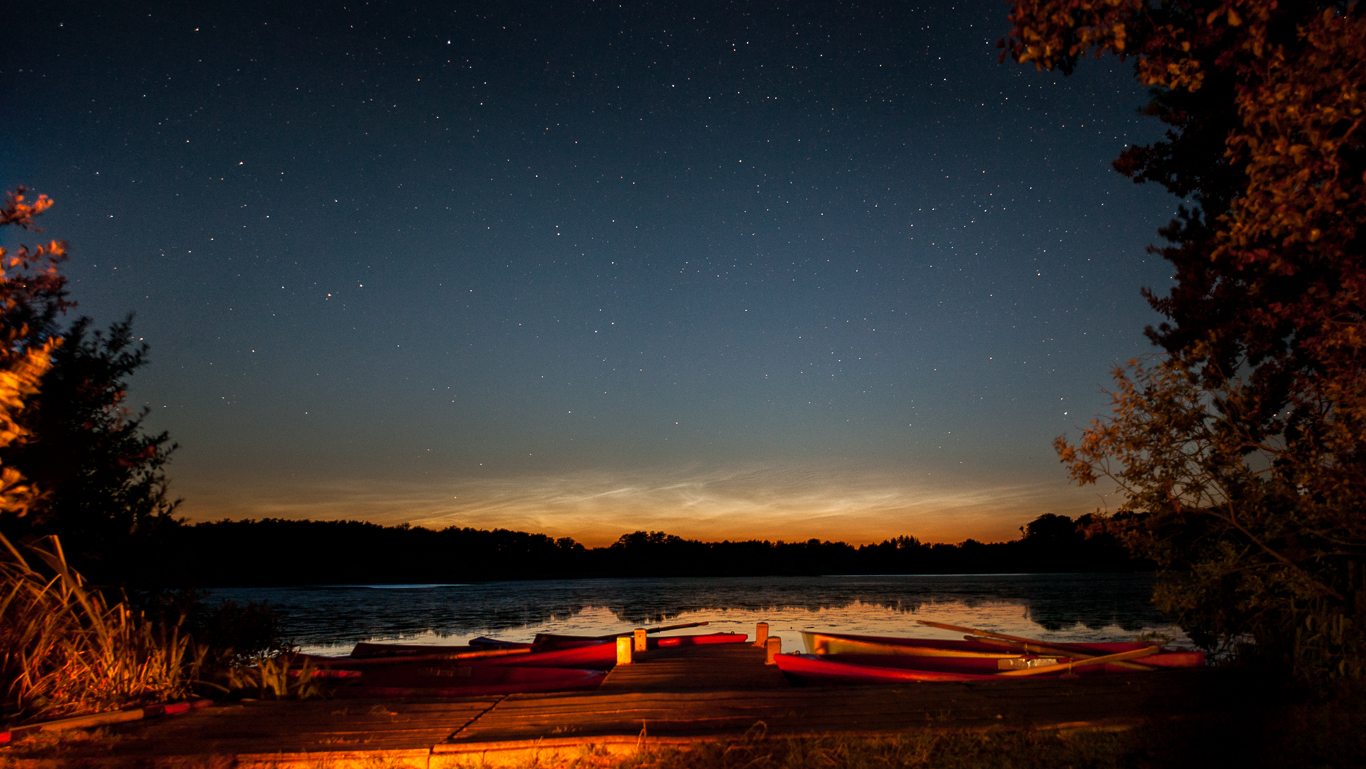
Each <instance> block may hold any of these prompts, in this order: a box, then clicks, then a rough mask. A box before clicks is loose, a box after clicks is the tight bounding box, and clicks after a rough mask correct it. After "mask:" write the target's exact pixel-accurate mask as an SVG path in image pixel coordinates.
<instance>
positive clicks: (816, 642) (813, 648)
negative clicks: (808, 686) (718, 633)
mask: <svg viewBox="0 0 1366 769" xmlns="http://www.w3.org/2000/svg"><path fill="white" fill-rule="evenodd" d="M802 643H803V644H805V646H806V652H807V653H808V654H882V655H908V656H913V657H969V658H970V657H981V658H984V659H998V658H1000V657H1018V656H1021V655H1020V652H1018V651H1014V650H1011V649H1008V648H1005V647H1002V646H998V645H994V644H989V643H986V642H983V641H966V640H965V641H954V640H949V639H942V638H893V637H888V636H865V635H849V634H847V633H821V632H816V631H812V630H804V631H802Z"/></svg>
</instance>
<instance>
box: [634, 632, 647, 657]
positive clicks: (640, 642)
mask: <svg viewBox="0 0 1366 769" xmlns="http://www.w3.org/2000/svg"><path fill="white" fill-rule="evenodd" d="M645 648H646V646H645V628H640V627H638V628H636V651H638V652H643V651H645Z"/></svg>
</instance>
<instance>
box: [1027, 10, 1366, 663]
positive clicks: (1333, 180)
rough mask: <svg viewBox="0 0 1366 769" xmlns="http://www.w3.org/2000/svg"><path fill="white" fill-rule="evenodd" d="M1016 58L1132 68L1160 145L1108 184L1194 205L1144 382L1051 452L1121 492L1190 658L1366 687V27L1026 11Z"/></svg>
mask: <svg viewBox="0 0 1366 769" xmlns="http://www.w3.org/2000/svg"><path fill="white" fill-rule="evenodd" d="M1011 22H1012V23H1013V25H1014V28H1013V29H1012V31H1011V33H1010V35H1009V37H1007V38H1006V39H1005V40H1003V41H1002V46H1003V47H1004V48H1005V49H1006V51H1005V53H1004V54H1003V56H1004V55H1006V54H1008V55H1011V56H1013V57H1014V58H1015V59H1016V60H1017V61H1020V62H1032V63H1034V64H1035V65H1036V66H1038V67H1040V68H1042V69H1051V68H1058V69H1061V70H1063V71H1064V72H1070V71H1071V70H1072V68H1073V67H1074V66H1075V65H1076V63H1077V61H1078V60H1079V59H1080V58H1081V57H1082V56H1084V55H1085V54H1087V53H1088V52H1095V54H1096V55H1100V54H1102V53H1104V52H1111V53H1115V54H1118V55H1120V56H1121V57H1124V56H1133V57H1135V59H1136V66H1135V70H1136V73H1137V76H1138V79H1139V80H1140V81H1141V82H1142V83H1143V84H1145V85H1147V86H1150V87H1151V88H1152V99H1151V101H1150V103H1149V105H1148V107H1147V109H1146V112H1147V113H1148V114H1151V115H1155V116H1157V117H1159V118H1160V119H1161V120H1162V121H1163V122H1165V123H1166V124H1167V125H1168V126H1169V130H1168V132H1167V135H1166V138H1165V141H1162V142H1158V143H1156V144H1153V145H1151V146H1144V147H1131V148H1129V149H1127V150H1125V151H1124V153H1123V154H1122V155H1121V156H1120V158H1119V159H1118V160H1117V161H1116V162H1115V167H1116V169H1117V170H1119V171H1120V172H1121V173H1124V174H1125V175H1127V176H1129V177H1130V178H1132V179H1134V180H1135V181H1137V182H1146V181H1155V182H1158V183H1160V184H1162V185H1163V186H1164V187H1166V188H1167V189H1168V190H1170V191H1171V192H1173V193H1175V194H1177V195H1179V196H1181V197H1183V198H1186V199H1187V200H1188V201H1190V203H1191V205H1190V206H1188V207H1187V206H1183V207H1182V208H1181V209H1180V211H1179V214H1178V218H1177V219H1176V220H1175V221H1173V222H1172V223H1171V224H1170V225H1169V226H1168V227H1166V228H1164V229H1163V230H1162V231H1161V232H1162V235H1163V236H1164V237H1165V238H1166V239H1167V240H1168V242H1169V245H1167V246H1166V247H1164V248H1162V249H1158V251H1159V252H1160V253H1161V254H1162V255H1163V256H1164V257H1165V258H1166V259H1167V260H1169V261H1170V262H1171V263H1172V265H1173V266H1174V267H1175V285H1174V287H1173V288H1172V290H1171V292H1170V293H1169V294H1168V295H1166V296H1158V295H1157V294H1156V293H1154V292H1151V291H1147V292H1145V293H1146V295H1147V297H1148V299H1149V302H1150V303H1151V304H1152V306H1153V307H1154V308H1155V309H1156V310H1158V311H1159V312H1160V313H1161V314H1162V315H1163V316H1164V317H1165V318H1166V320H1165V321H1164V322H1163V323H1161V324H1160V325H1159V326H1157V327H1156V328H1149V329H1148V335H1149V337H1150V339H1152V341H1153V342H1154V343H1155V344H1157V345H1159V346H1161V347H1162V348H1163V349H1164V350H1165V357H1163V358H1161V359H1159V360H1158V361H1156V362H1149V363H1147V364H1141V363H1139V362H1137V361H1135V362H1133V363H1132V364H1131V368H1130V369H1129V370H1127V371H1125V370H1118V371H1116V372H1115V381H1116V385H1117V387H1116V391H1115V392H1114V393H1113V401H1114V412H1113V414H1112V416H1110V417H1108V418H1105V419H1098V420H1096V421H1095V422H1093V423H1092V425H1091V427H1090V428H1089V429H1087V430H1086V431H1085V432H1084V433H1083V436H1082V440H1081V442H1080V443H1079V444H1078V445H1075V446H1074V445H1071V444H1070V443H1069V442H1068V441H1067V440H1066V439H1065V438H1060V439H1059V440H1058V442H1057V448H1058V450H1059V453H1060V456H1061V457H1062V459H1063V461H1064V462H1065V463H1067V464H1068V465H1070V468H1071V474H1072V477H1073V478H1074V479H1075V480H1077V481H1078V482H1080V483H1094V482H1095V481H1096V480H1098V479H1099V478H1101V477H1106V478H1110V479H1112V480H1115V481H1117V482H1118V484H1119V486H1120V488H1121V490H1122V491H1123V492H1124V493H1125V494H1126V497H1127V501H1126V502H1125V504H1124V505H1123V506H1122V507H1121V508H1120V509H1119V511H1118V514H1117V515H1115V516H1112V517H1111V518H1110V519H1109V524H1110V526H1111V529H1112V530H1113V531H1114V532H1116V533H1117V534H1118V535H1119V536H1121V537H1122V538H1123V539H1124V540H1125V541H1126V542H1127V543H1128V544H1130V545H1131V546H1133V547H1135V548H1138V550H1139V551H1140V552H1143V553H1145V554H1147V555H1149V556H1151V557H1153V559H1154V560H1156V561H1157V562H1158V563H1159V565H1160V566H1161V567H1163V569H1164V574H1165V577H1166V581H1165V582H1164V583H1163V586H1162V587H1161V588H1159V591H1158V594H1157V599H1158V601H1159V604H1160V605H1162V606H1163V607H1164V608H1167V609H1169V610H1172V611H1173V612H1175V613H1176V615H1177V616H1178V618H1179V619H1180V620H1181V622H1182V623H1183V626H1184V627H1186V629H1187V631H1188V632H1190V633H1191V634H1192V636H1193V637H1195V638H1198V639H1201V640H1203V641H1204V642H1206V643H1207V644H1223V645H1226V646H1228V645H1236V644H1238V643H1240V642H1245V641H1251V642H1252V643H1251V644H1250V645H1244V648H1245V649H1246V650H1251V651H1254V652H1255V653H1257V654H1259V655H1262V656H1266V657H1269V658H1272V659H1276V660H1278V661H1281V662H1284V663H1286V664H1289V665H1291V666H1292V667H1293V668H1294V669H1295V670H1296V671H1297V672H1298V673H1300V674H1302V675H1306V676H1314V675H1350V676H1360V675H1362V673H1363V672H1366V648H1364V645H1363V641H1362V627H1363V625H1366V589H1363V587H1364V585H1363V578H1364V577H1366V570H1363V561H1364V560H1366V517H1364V516H1363V514H1362V512H1361V511H1362V503H1363V501H1366V376H1363V374H1364V373H1366V372H1363V360H1364V358H1363V351H1364V348H1366V326H1363V315H1364V314H1366V304H1364V303H1363V300H1364V299H1366V263H1363V245H1364V244H1363V233H1362V231H1361V224H1362V222H1363V219H1364V218H1366V146H1363V136H1364V135H1366V132H1364V130H1363V129H1366V125H1363V121H1364V120H1366V19H1363V17H1362V13H1361V9H1360V7H1359V6H1358V5H1356V4H1355V3H1352V4H1343V3H1331V2H1301V3H1278V2H1275V1H1274V0H1273V1H1271V2H1268V1H1267V0H1204V1H1201V0H1185V1H1177V0H1162V1H1161V2H1158V3H1149V2H1146V1H1145V0H1015V3H1014V6H1013V11H1012V14H1011Z"/></svg>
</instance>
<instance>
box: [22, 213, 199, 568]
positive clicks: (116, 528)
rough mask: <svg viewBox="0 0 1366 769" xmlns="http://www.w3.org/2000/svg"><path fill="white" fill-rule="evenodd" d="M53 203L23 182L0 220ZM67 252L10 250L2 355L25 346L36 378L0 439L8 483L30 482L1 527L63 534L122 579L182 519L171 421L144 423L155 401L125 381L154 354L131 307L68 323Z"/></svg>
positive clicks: (80, 559) (80, 553)
mask: <svg viewBox="0 0 1366 769" xmlns="http://www.w3.org/2000/svg"><path fill="white" fill-rule="evenodd" d="M51 205H52V202H51V200H49V199H48V198H47V197H46V196H41V197H39V199H38V201H36V202H34V203H26V202H25V199H24V190H22V189H21V190H19V192H17V193H16V194H14V195H11V196H10V199H9V201H8V202H7V204H6V207H5V209H4V217H5V218H4V219H3V220H0V221H3V223H5V224H10V223H13V224H17V225H19V226H21V227H25V228H28V229H31V228H32V220H33V217H34V216H36V215H37V214H39V213H42V212H43V211H44V210H46V209H47V208H49V207H50V206H51ZM65 257H66V245H65V244H64V243H61V242H57V241H53V242H52V243H50V244H48V245H47V246H43V247H39V248H37V249H33V250H29V249H27V248H24V247H21V249H20V251H19V252H17V253H16V254H14V255H12V256H4V257H3V258H4V260H5V261H4V264H5V267H6V269H7V274H6V276H5V279H4V282H3V284H2V285H0V298H3V301H4V305H3V312H0V332H3V334H4V335H5V336H4V340H5V342H6V343H7V344H6V345H5V346H6V350H5V351H4V354H6V355H9V356H11V357H13V358H15V359H16V360H18V359H19V358H21V357H24V356H27V357H26V358H25V359H28V360H30V363H29V364H28V368H27V369H25V371H27V372H28V373H27V375H28V376H29V377H30V379H32V381H31V382H28V381H27V380H24V381H25V382H26V384H22V386H20V387H19V390H20V391H22V392H21V393H20V392H19V391H16V393H17V394H16V397H23V398H25V399H26V405H25V408H24V410H23V411H22V412H15V411H11V412H10V415H11V416H12V419H11V425H12V428H11V429H12V430H14V431H17V432H16V433H15V434H16V435H18V436H22V440H9V441H3V442H0V467H3V468H4V470H3V472H4V473H5V479H6V483H7V484H9V483H10V482H11V480H10V479H11V478H20V477H22V478H26V479H28V481H31V483H25V484H23V485H22V488H21V489H17V490H22V491H24V495H23V496H22V497H21V499H22V501H23V505H22V506H21V507H17V508H15V509H13V510H9V511H6V512H5V513H0V528H3V530H4V532H5V533H6V534H7V535H8V536H10V537H11V538H21V537H30V538H32V537H37V536H42V535H46V534H57V535H60V536H61V537H62V539H63V540H64V542H65V544H66V547H67V551H68V553H69V554H70V555H72V557H73V559H74V560H75V561H76V562H77V563H78V564H80V566H81V568H82V569H83V570H85V571H86V573H87V574H89V575H93V576H95V577H96V578H97V579H117V580H120V581H122V580H125V579H127V578H128V577H129V576H130V572H129V569H131V568H133V567H134V566H135V565H136V564H138V563H139V562H140V561H142V560H143V558H142V555H143V554H142V553H140V552H139V550H140V549H142V548H140V547H139V545H145V544H147V543H148V542H149V541H150V540H149V536H148V535H151V534H154V533H156V530H157V529H159V528H161V527H164V526H167V525H174V524H175V519H174V518H173V517H172V513H173V511H174V509H175V507H176V504H177V502H175V501H171V500H170V499H169V498H168V494H167V481H166V476H165V473H164V465H165V463H166V461H167V459H168V458H169V456H170V453H171V452H172V451H173V450H174V449H175V446H174V445H173V444H169V443H168V441H169V437H168V436H167V434H166V433H164V432H163V433H160V434H157V435H148V434H145V433H144V431H143V429H142V419H143V418H144V417H145V416H146V414H147V410H146V409H143V410H142V411H141V412H135V411H133V410H132V409H131V408H129V407H128V405H127V404H126V398H127V384H126V380H127V378H128V377H129V376H131V375H132V374H133V372H135V371H136V370H137V369H138V368H140V367H141V366H142V365H144V363H145V362H146V361H145V356H146V353H147V346H146V345H145V344H137V343H134V342H133V341H132V317H131V316H129V317H128V318H126V319H124V320H123V321H120V322H118V323H115V324H113V325H112V326H111V327H110V328H109V330H108V331H107V332H102V331H94V332H92V331H90V325H91V320H90V319H89V318H84V317H82V318H79V319H77V320H76V321H74V322H73V323H72V324H71V325H70V326H69V327H67V328H65V329H63V328H62V327H61V325H60V323H59V320H60V317H61V315H62V314H63V313H65V312H66V311H67V310H69V309H70V308H71V307H73V306H74V303H72V302H71V301H69V300H68V298H67V291H66V279H65V277H63V276H62V275H61V274H60V272H59V271H58V270H57V265H58V264H59V263H60V262H61V261H62V260H63V259H65ZM8 271H13V275H10V274H9V272H8ZM16 356H18V357H16ZM39 358H41V361H42V365H41V367H39V366H38V361H39ZM40 368H41V370H40ZM15 381H19V380H15ZM0 429H5V428H3V425H0ZM5 434H6V435H8V434H9V430H8V429H6V431H5ZM15 483H17V482H15Z"/></svg>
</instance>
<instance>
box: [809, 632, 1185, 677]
mask: <svg viewBox="0 0 1366 769" xmlns="http://www.w3.org/2000/svg"><path fill="white" fill-rule="evenodd" d="M802 641H803V643H805V644H806V651H807V653H809V654H817V655H824V654H858V655H879V656H909V657H940V658H943V657H947V658H955V657H956V658H968V659H971V658H980V659H987V660H993V659H1009V658H1023V657H1026V656H1051V657H1062V656H1065V654H1067V653H1073V654H1075V655H1077V656H1078V657H1079V658H1081V657H1095V656H1103V655H1110V654H1122V653H1124V652H1132V651H1138V650H1140V649H1143V648H1145V647H1147V646H1148V644H1145V643H1138V642H1131V641H1115V642H1100V643H1070V642H1057V643H1048V644H1043V643H1042V642H1039V643H1037V644H1036V643H1018V644H1017V643H1007V642H1002V641H992V640H987V639H982V640H976V639H964V640H961V641H959V640H952V639H943V638H900V637H894V636H865V635H850V634H847V633H822V632H816V631H804V632H803V633H802ZM1041 648H1046V649H1048V650H1049V651H1048V652H1046V653H1041V652H1040V649H1041ZM1054 651H1056V653H1054ZM1138 662H1141V663H1142V664H1143V665H1147V666H1152V667H1173V668H1191V667H1203V666H1204V664H1205V655H1204V653H1203V652H1198V651H1197V652H1193V651H1187V650H1184V649H1177V648H1172V649H1166V650H1163V652H1162V653H1160V654H1157V655H1154V656H1152V657H1148V658H1145V659H1143V660H1139V661H1138ZM1123 667H1127V668H1129V669H1131V670H1132V669H1133V667H1132V666H1131V665H1124V666H1123Z"/></svg>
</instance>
